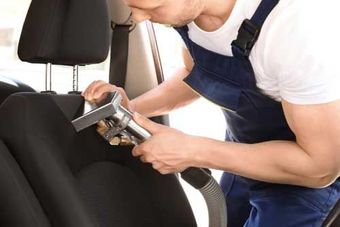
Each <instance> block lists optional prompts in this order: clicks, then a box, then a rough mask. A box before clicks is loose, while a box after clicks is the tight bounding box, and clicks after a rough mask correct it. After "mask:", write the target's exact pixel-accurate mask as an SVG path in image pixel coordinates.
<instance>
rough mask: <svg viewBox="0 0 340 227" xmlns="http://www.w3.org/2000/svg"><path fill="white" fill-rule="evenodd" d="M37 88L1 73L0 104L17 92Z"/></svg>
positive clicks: (30, 90) (32, 90)
mask: <svg viewBox="0 0 340 227" xmlns="http://www.w3.org/2000/svg"><path fill="white" fill-rule="evenodd" d="M34 91H35V90H34V89H33V88H31V87H30V86H29V85H27V84H24V83H23V82H21V81H19V80H16V79H13V78H10V77H7V76H2V75H0V105H1V103H2V102H3V101H5V99H6V98H7V97H8V96H10V95H11V94H13V93H16V92H34Z"/></svg>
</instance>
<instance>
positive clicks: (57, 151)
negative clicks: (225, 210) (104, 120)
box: [0, 0, 196, 227]
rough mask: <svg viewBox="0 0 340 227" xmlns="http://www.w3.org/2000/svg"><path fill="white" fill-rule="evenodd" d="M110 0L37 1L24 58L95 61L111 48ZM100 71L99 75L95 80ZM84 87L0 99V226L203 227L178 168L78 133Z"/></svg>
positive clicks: (21, 54)
mask: <svg viewBox="0 0 340 227" xmlns="http://www.w3.org/2000/svg"><path fill="white" fill-rule="evenodd" d="M109 40H110V17H109V11H108V6H107V1H106V0H32V2H31V5H30V8H29V11H28V14H27V17H26V20H25V24H24V27H23V31H22V36H21V39H20V44H19V57H20V58H21V59H22V60H24V61H29V62H32V63H52V64H62V65H72V66H73V65H87V64H91V63H97V62H101V61H103V60H104V59H105V58H106V56H107V53H108V49H109ZM94 79H95V78H94ZM83 106H84V100H83V98H82V97H81V96H79V95H53V94H40V93H16V94H13V95H11V96H10V97H8V98H7V99H6V100H5V101H4V102H3V104H2V105H1V107H0V119H1V121H0V184H1V187H0V188H1V189H0V226H58V227H59V226H62V227H64V226H66V227H67V226H72V227H73V226H74V227H80V226H82V227H85V226H116V227H132V226H133V227H136V226H140V227H143V226H148V227H150V226H169V227H170V226H171V227H172V226H178V227H181V226H183V227H187V226H196V222H195V219H194V216H193V213H192V210H191V207H190V206H189V203H188V200H187V198H186V196H185V194H184V192H183V190H182V188H181V186H180V184H179V181H178V179H177V177H176V176H175V175H167V176H163V175H161V174H159V173H157V172H156V171H154V170H153V169H152V167H151V166H150V165H147V164H143V163H141V162H140V161H139V160H138V159H136V158H134V157H132V156H131V152H130V151H131V147H121V146H115V147H114V146H110V145H109V144H108V143H107V142H106V141H105V140H104V139H102V137H101V136H99V135H98V134H97V132H96V130H95V126H93V127H90V128H88V129H86V130H83V131H82V132H80V133H76V131H75V130H74V128H73V126H72V124H71V122H70V121H71V120H72V119H74V118H76V117H77V116H79V115H80V114H81V113H82V112H83Z"/></svg>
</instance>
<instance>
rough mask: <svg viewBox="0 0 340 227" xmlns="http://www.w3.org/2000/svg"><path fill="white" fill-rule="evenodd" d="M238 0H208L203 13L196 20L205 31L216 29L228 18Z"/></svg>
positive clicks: (205, 2)
mask: <svg viewBox="0 0 340 227" xmlns="http://www.w3.org/2000/svg"><path fill="white" fill-rule="evenodd" d="M236 1H237V0H206V1H204V4H205V5H204V9H203V11H202V13H201V15H200V16H198V17H197V18H196V19H195V21H194V22H195V23H196V25H197V26H198V27H200V28H201V29H202V30H204V31H207V32H210V31H215V30H217V29H219V28H220V27H221V26H222V25H223V24H224V23H225V22H226V21H227V20H228V18H229V16H230V14H231V12H232V10H233V8H234V5H235V3H236Z"/></svg>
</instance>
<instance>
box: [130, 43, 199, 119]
mask: <svg viewBox="0 0 340 227" xmlns="http://www.w3.org/2000/svg"><path fill="white" fill-rule="evenodd" d="M182 56H183V62H184V67H182V68H179V69H178V70H177V71H176V72H175V74H174V75H173V76H172V77H171V78H170V79H169V80H166V81H164V82H163V83H162V84H160V85H159V86H157V87H155V88H154V89H152V90H150V91H148V92H146V93H145V94H143V95H141V96H138V97H137V98H135V99H133V100H131V103H130V106H131V109H132V110H133V111H136V112H138V113H140V114H142V115H144V116H146V117H153V116H159V115H163V114H167V113H168V112H170V111H171V110H174V109H177V108H179V107H182V106H185V105H187V104H189V103H191V102H193V101H195V100H196V99H198V98H199V95H197V94H196V93H195V92H194V91H193V90H192V89H190V88H189V87H188V86H187V85H186V84H185V83H184V82H183V79H184V78H185V77H186V76H187V75H189V73H190V72H191V70H192V68H193V61H192V58H191V56H190V54H189V52H188V50H187V49H186V48H184V47H183V51H182Z"/></svg>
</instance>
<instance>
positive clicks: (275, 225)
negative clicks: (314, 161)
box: [176, 0, 340, 227]
mask: <svg viewBox="0 0 340 227" xmlns="http://www.w3.org/2000/svg"><path fill="white" fill-rule="evenodd" d="M277 3H278V0H262V2H261V3H260V5H259V6H258V8H257V10H256V12H255V14H254V15H253V17H252V18H251V19H250V20H245V21H244V22H243V24H242V26H241V27H240V29H239V35H238V38H237V39H236V40H234V41H233V43H232V44H231V45H232V51H233V56H232V57H231V56H224V55H220V54H217V53H214V52H212V51H209V50H207V49H205V48H203V47H201V46H199V45H197V44H196V43H194V42H193V41H192V40H190V38H189V35H188V27H187V26H184V27H180V28H176V30H177V31H178V32H179V34H180V35H181V37H182V38H183V40H184V42H185V43H186V46H187V48H188V50H189V52H190V54H191V56H192V58H193V60H194V63H195V64H194V67H193V69H192V71H191V73H190V74H189V75H188V77H186V78H185V80H184V81H185V82H186V83H187V84H188V85H189V86H190V87H191V88H192V89H193V90H195V91H196V92H198V93H200V94H201V95H202V96H203V97H205V98H206V99H208V100H210V101H212V102H214V103H215V104H218V105H219V106H221V107H222V109H223V113H224V115H225V119H226V121H227V126H228V129H227V133H226V140H228V141H234V142H241V143H249V144H251V143H259V142H263V141H270V140H289V141H295V136H294V134H293V132H292V131H291V130H290V128H289V126H288V125H287V122H286V120H285V117H284V114H283V110H282V106H281V103H280V102H277V101H275V100H274V99H272V98H270V97H268V96H266V95H265V94H263V93H261V92H260V91H259V89H258V88H257V87H256V81H255V76H254V72H253V68H252V65H251V63H250V61H249V58H248V57H249V53H250V51H251V48H252V46H253V45H254V43H255V42H256V40H257V36H258V33H259V31H260V28H261V26H262V25H263V23H264V21H265V20H266V18H267V16H268V15H269V13H270V12H271V10H272V9H273V8H274V7H275V6H276V4H277ZM226 45H227V44H226ZM278 155H279V154H278ZM258 168H261V166H259V167H258ZM220 183H221V186H222V189H223V191H224V193H225V197H226V202H227V207H228V226H229V227H239V226H252V227H255V226H256V227H280V226H282V227H288V226H294V227H307V226H308V227H311V226H321V224H322V222H323V220H324V219H325V217H326V216H327V214H328V213H329V211H330V210H331V208H332V207H333V205H334V204H335V202H336V201H337V200H338V199H339V197H340V180H339V179H338V180H337V181H336V182H335V183H334V184H332V185H331V186H329V187H327V188H323V189H311V188H305V187H299V186H293V185H282V184H271V183H265V182H260V181H256V180H251V179H247V178H244V177H240V176H236V175H233V174H230V173H224V174H223V176H222V179H221V182H220Z"/></svg>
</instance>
